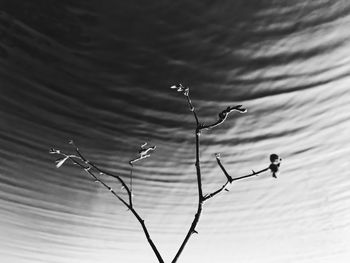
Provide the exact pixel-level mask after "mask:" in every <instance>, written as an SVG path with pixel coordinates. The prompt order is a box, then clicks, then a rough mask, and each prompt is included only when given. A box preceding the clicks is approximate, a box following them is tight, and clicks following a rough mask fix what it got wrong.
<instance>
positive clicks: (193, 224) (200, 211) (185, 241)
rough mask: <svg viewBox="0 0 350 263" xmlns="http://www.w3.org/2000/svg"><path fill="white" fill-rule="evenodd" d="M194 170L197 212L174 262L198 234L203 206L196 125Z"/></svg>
mask: <svg viewBox="0 0 350 263" xmlns="http://www.w3.org/2000/svg"><path fill="white" fill-rule="evenodd" d="M193 112H195V111H194V110H193ZM195 116H196V115H195ZM196 171H197V184H198V207H197V212H196V214H195V216H194V219H193V221H192V224H191V227H190V229H189V230H188V232H187V235H186V236H185V239H184V241H183V242H182V244H181V246H180V248H179V250H178V251H177V253H176V255H175V257H174V259H173V260H172V261H171V262H172V263H175V262H176V261H177V260H178V258H179V256H180V255H181V253H182V251H183V249H184V248H185V246H186V244H187V242H188V240H189V239H190V237H191V236H192V234H194V233H196V234H198V232H197V231H196V226H197V224H198V221H199V218H200V216H201V213H202V207H203V201H204V198H203V193H202V177H201V170H200V162H199V128H198V127H197V129H196Z"/></svg>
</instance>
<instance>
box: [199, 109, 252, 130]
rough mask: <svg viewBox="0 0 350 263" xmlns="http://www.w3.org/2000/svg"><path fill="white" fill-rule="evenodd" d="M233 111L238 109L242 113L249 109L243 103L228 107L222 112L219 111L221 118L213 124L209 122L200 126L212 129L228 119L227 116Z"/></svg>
mask: <svg viewBox="0 0 350 263" xmlns="http://www.w3.org/2000/svg"><path fill="white" fill-rule="evenodd" d="M232 111H238V112H240V113H246V112H247V109H245V108H242V105H237V106H234V107H230V106H229V107H227V108H226V109H225V110H223V111H222V112H220V113H219V119H218V120H217V121H216V122H214V123H212V124H209V125H203V126H201V127H200V129H201V130H203V129H212V128H214V127H216V126H219V125H220V124H222V123H223V122H224V121H225V120H226V119H227V116H228V115H229V114H230V113H231V112H232Z"/></svg>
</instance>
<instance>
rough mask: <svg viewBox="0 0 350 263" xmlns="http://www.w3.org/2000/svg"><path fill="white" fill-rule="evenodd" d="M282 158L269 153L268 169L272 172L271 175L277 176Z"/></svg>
mask: <svg viewBox="0 0 350 263" xmlns="http://www.w3.org/2000/svg"><path fill="white" fill-rule="evenodd" d="M281 161H282V158H280V157H279V156H278V155H277V154H271V155H270V162H271V164H270V166H269V169H270V171H271V173H272V177H274V178H277V174H278V172H279V167H280V165H281Z"/></svg>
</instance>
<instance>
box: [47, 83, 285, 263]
mask: <svg viewBox="0 0 350 263" xmlns="http://www.w3.org/2000/svg"><path fill="white" fill-rule="evenodd" d="M171 88H172V89H176V91H178V92H181V93H183V95H184V96H185V97H186V100H187V103H188V105H189V108H190V111H191V112H192V113H193V116H194V119H195V122H196V127H195V131H194V132H195V138H196V146H195V147H196V157H195V160H196V161H195V166H196V176H197V188H198V205H197V211H196V213H195V215H194V219H193V221H192V223H191V226H190V228H189V230H188V232H187V234H186V236H185V238H184V240H183V241H182V243H181V245H180V248H179V249H178V251H177V253H176V255H175V257H174V259H173V260H172V261H171V262H172V263H175V262H177V260H178V258H179V257H180V255H181V253H182V251H183V249H184V248H185V246H186V244H187V242H188V241H189V239H190V237H191V236H192V234H198V231H197V230H196V227H197V224H198V222H199V219H200V216H201V214H202V210H203V204H204V202H206V201H207V200H209V199H211V198H213V197H215V196H216V195H218V194H219V193H221V192H222V191H224V190H226V191H228V189H227V188H226V187H227V186H228V185H229V184H232V183H233V182H234V181H238V180H242V179H245V178H248V177H252V176H257V175H259V174H261V173H263V172H266V171H268V170H270V171H271V173H272V177H274V178H277V174H278V172H279V167H280V163H281V161H282V159H281V158H280V157H279V156H278V155H277V154H271V155H270V162H271V163H270V165H269V166H268V167H267V168H264V169H262V170H259V171H257V172H255V171H254V170H252V173H250V174H247V175H244V176H240V177H235V178H233V177H232V176H231V175H229V173H228V172H227V171H226V169H225V167H224V166H223V164H222V163H221V157H220V154H219V153H216V154H215V157H216V161H217V163H218V165H219V166H220V168H221V170H222V172H223V173H224V175H225V177H226V182H225V183H224V184H223V185H222V186H221V187H219V188H218V189H217V190H216V191H214V192H212V193H209V194H205V195H203V190H202V175H201V168H200V159H199V149H200V140H199V137H200V134H201V131H202V130H208V129H212V128H214V127H217V126H219V125H221V124H222V123H223V122H224V121H225V120H226V119H227V117H228V115H229V114H230V113H231V112H233V111H237V112H239V113H245V112H247V110H246V109H245V108H242V105H237V106H228V107H227V108H226V109H224V110H223V111H221V112H220V113H219V119H218V120H217V121H215V122H213V123H212V124H209V125H204V124H201V123H200V122H199V118H198V115H197V113H196V110H195V107H194V106H193V104H192V101H191V98H190V89H189V88H185V87H184V86H182V84H178V85H174V86H172V87H171ZM69 144H71V145H72V146H73V147H74V149H75V154H67V153H64V152H61V151H60V150H57V149H54V148H51V149H50V153H51V154H57V155H60V156H61V158H60V159H58V160H57V161H56V167H57V168H59V167H61V166H62V165H63V164H64V163H65V162H66V161H67V160H70V161H71V162H72V163H73V164H75V165H77V166H79V167H80V168H81V169H82V170H84V171H85V172H86V173H87V174H89V175H90V177H91V178H92V179H93V180H94V182H96V183H99V184H101V185H102V186H103V187H104V188H106V189H107V190H108V191H110V192H111V193H112V194H113V195H114V196H115V197H116V198H117V199H118V200H119V201H120V202H121V203H123V204H124V205H125V206H126V207H127V208H128V210H130V211H131V213H132V214H133V215H134V216H135V217H136V219H137V220H138V222H139V223H140V225H141V227H142V230H143V232H144V234H145V236H146V239H147V241H148V243H149V245H150V246H151V248H152V250H153V252H154V254H155V255H156V257H157V259H158V262H160V263H163V262H164V260H163V258H162V256H161V255H160V253H159V251H158V249H157V247H156V246H155V244H154V243H153V241H152V239H151V237H150V234H149V232H148V230H147V227H146V225H145V221H144V220H143V219H142V218H141V216H140V215H139V214H138V213H137V211H136V210H135V209H134V206H133V201H132V196H133V194H132V182H131V183H130V187H129V186H128V185H127V184H126V183H125V181H124V180H123V179H122V178H121V177H120V176H118V175H115V174H112V173H110V172H108V171H105V170H102V169H100V168H99V167H98V166H97V165H95V164H94V163H93V162H91V161H89V160H87V159H86V158H85V157H84V156H83V154H82V153H81V152H80V150H79V148H78V147H77V146H76V145H75V144H74V142H73V141H70V142H69ZM146 146H147V143H144V144H143V145H141V147H140V149H139V151H138V154H139V156H138V157H136V158H135V159H132V160H130V161H129V164H130V166H131V169H132V168H133V165H134V163H136V162H138V161H140V160H142V159H145V158H148V157H150V156H151V152H153V151H154V150H155V149H156V146H152V147H147V148H146ZM104 175H105V176H109V177H112V178H115V179H117V180H118V181H119V183H120V184H121V185H122V189H124V190H125V192H126V194H127V196H128V201H126V200H124V199H123V198H122V197H121V195H120V194H118V193H117V192H116V191H115V190H113V189H112V188H111V187H110V186H109V185H108V184H106V183H105V182H104V181H103V179H101V176H104ZM131 175H132V170H131ZM131 179H132V177H131Z"/></svg>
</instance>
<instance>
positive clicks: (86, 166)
mask: <svg viewBox="0 0 350 263" xmlns="http://www.w3.org/2000/svg"><path fill="white" fill-rule="evenodd" d="M69 143H70V144H72V145H73V146H74V147H75V151H76V153H77V155H74V154H73V155H69V154H66V153H63V152H61V151H60V150H56V149H53V148H51V150H50V153H51V154H58V155H61V156H62V158H61V159H59V160H58V162H57V161H56V162H57V165H56V166H57V168H59V167H60V166H61V165H62V164H63V163H64V162H65V161H66V160H71V161H72V162H73V163H74V164H76V165H78V166H79V167H80V168H82V169H83V170H84V171H85V172H87V173H88V174H89V175H90V176H91V177H92V179H93V180H94V182H96V183H100V184H101V185H102V186H103V187H104V188H106V189H107V190H108V191H110V192H111V193H112V194H113V195H114V196H115V197H116V198H117V199H118V200H119V201H120V202H122V203H123V204H124V205H125V206H126V207H127V208H128V209H129V210H130V211H131V212H132V213H133V215H134V216H135V217H136V219H137V220H138V221H139V223H140V224H141V227H142V230H143V232H144V234H145V236H146V239H147V241H148V243H149V245H150V246H151V248H152V250H153V252H154V254H155V255H156V257H157V259H158V261H159V263H164V260H163V258H162V256H161V255H160V253H159V251H158V249H157V247H156V245H155V244H154V243H153V241H152V239H151V237H150V234H149V232H148V229H147V227H146V225H145V221H144V220H143V219H142V218H141V216H140V215H139V214H138V213H137V211H136V210H135V209H134V207H133V204H132V193H131V191H130V189H129V187H128V186H127V184H126V183H125V182H124V180H123V179H122V178H121V177H120V176H118V175H114V174H112V173H110V172H107V171H105V170H102V169H100V168H99V167H97V166H96V165H95V164H94V163H92V162H91V161H89V160H87V159H86V158H85V157H84V156H83V155H82V153H81V152H80V150H79V148H78V147H77V146H75V144H74V142H73V141H70V142H69ZM145 158H146V157H145ZM79 161H80V162H79ZM81 162H82V163H81ZM94 171H97V172H98V173H99V174H100V175H107V176H110V177H113V178H116V179H118V181H119V182H120V183H121V184H122V186H123V188H124V189H125V190H126V191H127V194H128V197H129V203H128V202H126V201H125V200H124V199H123V198H122V197H120V196H119V195H118V194H117V193H116V192H115V191H114V190H113V189H112V188H111V187H110V186H109V185H108V184H107V183H105V182H104V181H103V180H102V179H100V178H99V177H97V176H96V175H95V174H94Z"/></svg>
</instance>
